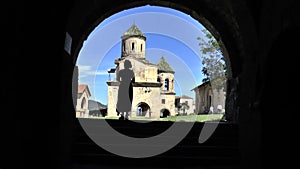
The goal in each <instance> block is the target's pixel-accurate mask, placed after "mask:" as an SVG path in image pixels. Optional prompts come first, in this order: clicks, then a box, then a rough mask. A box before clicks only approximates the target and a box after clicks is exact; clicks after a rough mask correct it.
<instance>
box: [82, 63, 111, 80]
mask: <svg viewBox="0 0 300 169" xmlns="http://www.w3.org/2000/svg"><path fill="white" fill-rule="evenodd" d="M78 69H79V76H80V78H83V77H87V76H102V75H108V73H107V71H106V70H96V69H95V68H93V67H92V66H86V65H84V66H83V65H81V66H78Z"/></svg>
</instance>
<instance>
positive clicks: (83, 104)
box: [81, 98, 86, 109]
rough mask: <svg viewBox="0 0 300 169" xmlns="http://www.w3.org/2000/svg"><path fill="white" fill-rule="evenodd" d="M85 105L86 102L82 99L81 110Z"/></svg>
mask: <svg viewBox="0 0 300 169" xmlns="http://www.w3.org/2000/svg"><path fill="white" fill-rule="evenodd" d="M85 105H86V100H85V98H82V101H81V108H82V109H84V107H85Z"/></svg>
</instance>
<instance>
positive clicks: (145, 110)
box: [136, 102, 151, 117]
mask: <svg viewBox="0 0 300 169" xmlns="http://www.w3.org/2000/svg"><path fill="white" fill-rule="evenodd" d="M136 116H144V117H151V112H150V106H149V105H148V104H147V103H145V102H141V103H139V104H138V106H137V109H136Z"/></svg>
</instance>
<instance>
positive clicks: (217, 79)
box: [197, 29, 226, 91]
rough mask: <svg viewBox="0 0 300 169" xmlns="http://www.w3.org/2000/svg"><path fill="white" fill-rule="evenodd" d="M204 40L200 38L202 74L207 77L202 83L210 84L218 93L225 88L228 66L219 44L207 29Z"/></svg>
mask: <svg viewBox="0 0 300 169" xmlns="http://www.w3.org/2000/svg"><path fill="white" fill-rule="evenodd" d="M202 32H203V33H204V34H205V37H204V38H201V37H198V38H197V39H198V40H199V41H200V43H199V46H200V49H201V52H202V55H201V58H202V64H203V68H202V74H203V75H204V76H205V77H204V78H203V80H202V82H203V83H204V82H208V81H209V82H210V83H211V85H212V86H213V87H214V88H216V89H217V90H218V91H219V90H220V89H222V88H224V86H225V82H226V66H225V60H224V57H223V55H222V51H221V49H220V46H219V43H218V42H217V41H216V39H215V38H214V37H213V36H212V35H211V33H210V32H208V31H207V30H206V29H204V30H202Z"/></svg>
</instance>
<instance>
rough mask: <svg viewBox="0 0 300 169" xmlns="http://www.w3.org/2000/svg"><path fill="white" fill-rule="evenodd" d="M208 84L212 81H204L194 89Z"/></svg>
mask: <svg viewBox="0 0 300 169" xmlns="http://www.w3.org/2000/svg"><path fill="white" fill-rule="evenodd" d="M206 85H210V81H206V82H204V83H202V84H200V85H198V86H196V87H194V88H193V89H192V90H196V89H199V88H201V87H204V86H206Z"/></svg>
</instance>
